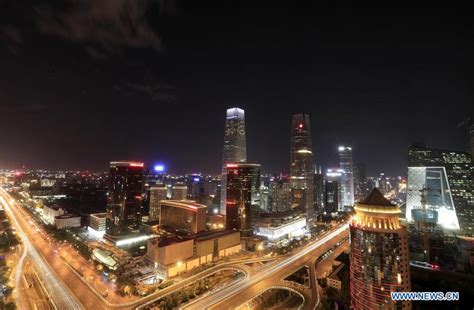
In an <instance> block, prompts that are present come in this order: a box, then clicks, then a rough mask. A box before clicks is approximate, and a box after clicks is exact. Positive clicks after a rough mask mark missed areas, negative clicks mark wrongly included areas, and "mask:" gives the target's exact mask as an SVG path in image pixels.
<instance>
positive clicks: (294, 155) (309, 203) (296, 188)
mask: <svg viewBox="0 0 474 310" xmlns="http://www.w3.org/2000/svg"><path fill="white" fill-rule="evenodd" d="M290 160H291V167H290V177H291V179H290V186H291V208H292V209H294V208H300V209H301V210H303V211H305V212H306V218H307V221H308V222H311V221H312V220H314V218H315V210H314V206H313V195H314V188H313V181H314V180H313V178H314V176H313V174H314V166H313V165H314V163H313V149H312V141H311V126H310V122H309V116H308V115H307V114H295V115H293V121H292V124H291V154H290Z"/></svg>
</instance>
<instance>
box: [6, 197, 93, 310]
mask: <svg viewBox="0 0 474 310" xmlns="http://www.w3.org/2000/svg"><path fill="white" fill-rule="evenodd" d="M0 195H1V196H0V202H1V203H2V205H3V207H4V208H5V210H6V211H8V212H9V214H10V216H11V219H12V220H13V222H14V223H15V225H16V228H17V233H18V234H19V235H20V237H21V240H22V242H23V246H24V253H23V255H22V258H21V262H20V263H22V261H23V259H24V256H26V255H27V254H28V255H29V256H30V257H31V258H32V260H33V261H34V262H35V263H36V266H37V271H38V272H39V274H40V275H41V279H42V280H43V284H44V286H45V288H46V290H47V292H48V294H49V295H50V296H51V298H52V299H53V302H54V304H55V306H56V307H57V308H58V309H74V310H75V309H84V307H83V306H82V305H81V304H80V303H79V301H77V299H76V298H75V296H74V295H73V294H72V293H71V292H70V291H69V290H68V289H67V287H66V286H65V285H64V284H63V283H62V282H61V281H60V280H59V279H58V278H57V276H56V274H55V273H54V271H53V270H52V269H51V267H49V266H48V265H47V263H46V262H45V260H44V259H43V257H42V256H41V254H40V253H39V252H38V250H36V248H35V247H34V246H33V244H32V243H31V242H30V239H29V238H28V235H27V234H26V233H25V231H24V230H23V228H22V227H21V225H20V224H19V221H18V219H17V216H16V214H15V212H14V211H13V210H12V209H13V206H14V203H13V199H12V198H11V197H10V195H9V194H8V193H7V192H6V191H5V190H4V189H3V188H0ZM18 267H19V268H18V269H19V271H17V273H16V275H15V277H16V278H15V281H16V282H17V283H16V284H17V285H18V283H19V281H20V278H21V277H20V275H21V269H20V267H21V265H19V266H18ZM17 287H19V286H17Z"/></svg>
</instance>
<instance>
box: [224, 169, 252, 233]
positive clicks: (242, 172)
mask: <svg viewBox="0 0 474 310" xmlns="http://www.w3.org/2000/svg"><path fill="white" fill-rule="evenodd" d="M226 169H227V205H226V207H227V211H226V228H227V229H235V230H239V231H240V232H241V235H242V236H243V237H250V236H252V235H253V234H254V230H255V227H256V225H257V224H258V221H259V214H260V200H259V196H260V195H259V190H260V165H258V164H244V163H229V164H227V165H226Z"/></svg>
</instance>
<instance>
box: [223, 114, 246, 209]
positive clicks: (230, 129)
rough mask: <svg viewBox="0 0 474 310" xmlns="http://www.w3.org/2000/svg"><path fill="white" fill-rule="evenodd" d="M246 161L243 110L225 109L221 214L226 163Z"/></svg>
mask: <svg viewBox="0 0 474 310" xmlns="http://www.w3.org/2000/svg"><path fill="white" fill-rule="evenodd" d="M246 161H247V142H246V134H245V111H244V110H242V109H239V108H231V109H227V114H226V121H225V132H224V152H223V157H222V181H221V184H222V185H221V201H220V212H221V214H226V196H227V195H226V193H227V175H226V174H227V170H226V165H227V164H228V163H245V162H246Z"/></svg>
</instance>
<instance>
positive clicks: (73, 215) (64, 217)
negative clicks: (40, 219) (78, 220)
mask: <svg viewBox="0 0 474 310" xmlns="http://www.w3.org/2000/svg"><path fill="white" fill-rule="evenodd" d="M75 217H80V216H79V215H76V214H73V213H67V214H63V215H58V216H55V217H54V218H56V219H70V218H75Z"/></svg>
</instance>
